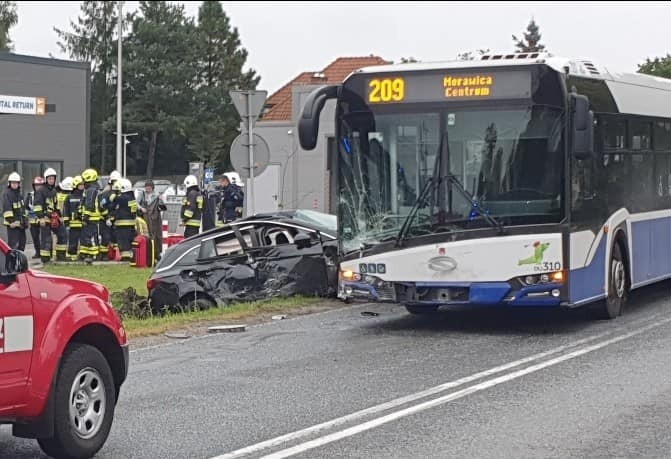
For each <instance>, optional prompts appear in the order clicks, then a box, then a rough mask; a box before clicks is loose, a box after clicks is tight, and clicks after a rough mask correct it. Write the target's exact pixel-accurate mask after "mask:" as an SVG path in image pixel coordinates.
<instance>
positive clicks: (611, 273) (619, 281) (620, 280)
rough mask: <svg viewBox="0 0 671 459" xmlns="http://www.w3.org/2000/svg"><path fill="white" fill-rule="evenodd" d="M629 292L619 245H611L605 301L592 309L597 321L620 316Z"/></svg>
mask: <svg viewBox="0 0 671 459" xmlns="http://www.w3.org/2000/svg"><path fill="white" fill-rule="evenodd" d="M628 290H629V278H628V276H627V269H626V264H625V261H624V256H623V254H622V247H621V245H620V244H619V243H617V242H616V243H615V244H614V245H613V250H612V251H611V256H610V265H609V267H608V293H607V295H606V299H605V300H604V301H601V302H600V303H599V304H598V305H597V306H596V308H595V309H594V314H595V316H596V318H597V319H602V320H609V319H614V318H616V317H618V316H620V315H621V314H622V308H623V307H624V304H625V303H626V301H627V293H628Z"/></svg>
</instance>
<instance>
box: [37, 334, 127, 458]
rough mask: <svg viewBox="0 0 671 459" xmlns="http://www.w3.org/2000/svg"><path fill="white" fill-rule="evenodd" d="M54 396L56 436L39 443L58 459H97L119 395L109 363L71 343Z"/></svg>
mask: <svg viewBox="0 0 671 459" xmlns="http://www.w3.org/2000/svg"><path fill="white" fill-rule="evenodd" d="M55 389H56V390H55V392H54V396H55V400H54V435H53V437H52V438H41V439H38V443H39V445H40V448H42V451H44V452H45V453H46V454H48V455H49V456H52V457H54V458H57V459H84V458H90V457H92V456H94V455H95V454H96V453H97V452H98V451H99V450H100V449H101V448H102V447H103V445H104V444H105V442H106V441H107V437H108V435H109V432H110V429H111V427H112V421H113V417H114V407H115V404H116V400H115V398H116V391H115V388H114V378H113V376H112V370H111V369H110V366H109V364H108V363H107V360H106V359H105V357H104V356H103V354H102V353H101V352H100V351H99V350H98V349H97V348H95V347H93V346H90V345H88V344H82V343H71V344H70V345H69V346H68V348H67V350H66V351H65V353H64V355H63V358H62V360H61V365H60V368H59V371H58V376H57V380H56V388H55Z"/></svg>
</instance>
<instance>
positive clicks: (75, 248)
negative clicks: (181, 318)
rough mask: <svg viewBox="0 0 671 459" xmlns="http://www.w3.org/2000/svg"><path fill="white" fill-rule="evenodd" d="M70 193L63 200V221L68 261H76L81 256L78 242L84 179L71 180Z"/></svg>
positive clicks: (76, 177) (77, 177) (78, 177)
mask: <svg viewBox="0 0 671 459" xmlns="http://www.w3.org/2000/svg"><path fill="white" fill-rule="evenodd" d="M72 188H73V190H72V193H70V194H69V195H68V196H67V197H66V198H65V204H64V206H63V219H64V220H65V224H66V226H67V227H68V233H69V234H68V259H69V260H70V261H77V259H78V258H79V257H80V256H81V253H80V252H79V241H80V239H81V235H82V227H83V226H84V223H83V222H82V214H81V204H82V198H83V196H84V179H82V177H81V175H77V176H75V177H74V178H73V179H72Z"/></svg>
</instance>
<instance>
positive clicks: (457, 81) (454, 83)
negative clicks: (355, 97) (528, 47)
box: [366, 70, 531, 104]
mask: <svg viewBox="0 0 671 459" xmlns="http://www.w3.org/2000/svg"><path fill="white" fill-rule="evenodd" d="M366 94H367V96H366V100H367V101H368V103H369V104H398V103H416V102H441V101H456V100H459V101H464V100H483V99H520V98H530V97H531V73H530V72H529V71H528V70H506V71H494V72H486V73H484V72H483V73H475V72H472V73H464V72H443V73H435V74H431V75H427V74H423V75H413V74H412V73H408V74H405V75H398V76H386V75H385V76H377V77H372V78H368V79H367V80H366Z"/></svg>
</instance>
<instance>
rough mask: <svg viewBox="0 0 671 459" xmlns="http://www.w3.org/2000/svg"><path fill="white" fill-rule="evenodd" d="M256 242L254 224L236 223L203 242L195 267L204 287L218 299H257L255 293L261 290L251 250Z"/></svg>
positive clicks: (221, 300)
mask: <svg viewBox="0 0 671 459" xmlns="http://www.w3.org/2000/svg"><path fill="white" fill-rule="evenodd" d="M254 246H255V235H254V234H253V228H252V227H243V228H238V227H234V228H233V230H231V231H228V232H225V233H221V234H217V235H216V236H212V237H209V238H207V239H204V240H203V241H202V242H201V246H200V253H199V257H198V261H197V264H196V268H195V271H197V277H198V282H199V283H200V285H201V287H202V288H203V289H204V290H205V291H206V292H207V293H208V294H209V295H210V296H211V297H212V298H214V299H215V301H217V302H230V301H235V300H242V299H254V298H255V296H254V293H255V292H259V291H260V289H259V283H260V281H259V280H258V279H257V276H256V271H255V269H254V267H253V266H252V265H253V263H252V260H251V259H250V257H249V254H248V249H250V248H253V247H254ZM261 283H262V281H261Z"/></svg>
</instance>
